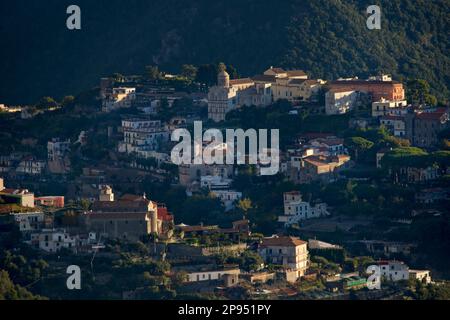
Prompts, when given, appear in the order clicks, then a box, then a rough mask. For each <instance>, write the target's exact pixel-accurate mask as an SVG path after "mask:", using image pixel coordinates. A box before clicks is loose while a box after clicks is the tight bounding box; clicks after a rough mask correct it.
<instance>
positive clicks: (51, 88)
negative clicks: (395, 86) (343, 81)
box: [0, 0, 450, 103]
mask: <svg viewBox="0 0 450 320" xmlns="http://www.w3.org/2000/svg"><path fill="white" fill-rule="evenodd" d="M369 2H371V1H362V0H361V1H358V0H346V1H342V0H341V1H339V0H314V1H307V0H297V1H290V2H289V3H288V2H287V1H286V2H281V3H280V2H275V1H264V0H263V1H261V0H248V1H238V0H227V1H208V0H190V1H178V0H164V1H163V0H154V1H148V0H127V1H122V0H79V1H77V4H78V5H79V6H80V7H81V10H82V30H81V31H69V30H67V29H66V27H65V20H66V17H67V15H66V14H65V11H66V8H67V6H68V5H70V4H72V1H68V0H16V1H9V3H4V4H2V11H1V12H0V39H1V42H2V46H1V47H2V49H1V50H0V56H1V59H0V71H1V73H2V78H1V84H0V102H6V103H31V102H35V101H36V100H37V99H38V98H39V97H41V96H44V95H50V96H56V97H58V98H59V97H61V96H62V95H65V94H71V93H76V92H79V91H81V90H84V89H86V88H89V87H91V86H93V85H96V84H97V83H98V79H99V78H100V77H101V76H104V75H109V74H112V73H114V72H120V73H140V72H142V70H143V69H144V66H145V65H150V64H159V65H160V68H161V69H164V70H168V71H172V72H176V71H178V70H179V67H180V65H181V64H184V63H192V64H201V63H210V62H218V61H224V62H225V63H230V64H233V65H234V66H236V67H237V68H238V70H239V71H240V73H241V74H243V75H247V74H254V73H257V72H260V71H261V70H263V69H264V68H267V67H268V66H270V65H282V66H284V67H288V68H290V67H291V68H294V67H295V68H302V69H304V70H306V71H308V72H309V73H311V74H312V75H313V76H315V77H321V78H333V77H337V76H348V75H353V74H359V75H367V74H370V73H375V72H378V71H385V72H389V73H393V74H394V76H396V77H403V78H407V77H411V78H424V79H426V80H428V81H429V82H430V83H431V85H432V87H433V89H434V91H435V93H437V95H438V96H439V97H440V98H448V96H449V91H448V89H449V87H450V85H449V82H450V81H449V74H448V70H449V64H450V63H449V60H450V58H449V56H450V55H449V49H448V47H449V44H448V43H449V39H448V29H449V25H448V24H449V23H448V21H449V13H448V12H449V8H450V6H449V1H448V0H431V1H425V0H383V1H379V2H380V3H381V4H382V8H383V14H384V18H383V29H382V30H381V31H369V30H367V28H366V22H365V20H366V14H365V8H366V7H367V6H368V5H369V4H372V3H369Z"/></svg>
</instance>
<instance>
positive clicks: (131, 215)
mask: <svg viewBox="0 0 450 320" xmlns="http://www.w3.org/2000/svg"><path fill="white" fill-rule="evenodd" d="M147 214H148V213H147V212H106V213H101V212H88V213H86V215H87V216H88V217H89V219H91V220H117V219H120V220H144V219H146V218H147Z"/></svg>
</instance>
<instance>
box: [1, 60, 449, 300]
mask: <svg viewBox="0 0 450 320" xmlns="http://www.w3.org/2000/svg"><path fill="white" fill-rule="evenodd" d="M232 71H233V72H232ZM421 84H422V83H421V82H420V81H418V80H417V81H410V82H408V83H405V82H402V81H399V80H395V79H392V77H391V76H389V75H386V74H379V75H374V76H370V77H365V78H359V77H358V76H356V75H355V76H354V77H351V78H339V79H334V80H324V79H313V78H311V77H310V76H309V75H308V72H307V71H303V70H298V69H284V68H280V67H268V68H267V70H262V71H261V73H260V74H257V75H253V76H248V77H245V78H244V77H240V76H239V75H238V74H237V73H236V70H234V68H232V67H231V66H226V65H225V64H223V63H221V64H219V65H202V66H192V65H184V66H183V68H182V70H181V72H180V74H169V73H165V72H162V71H160V70H159V69H158V68H157V67H155V66H149V67H147V68H146V69H145V72H144V74H143V75H130V76H127V75H120V74H114V75H112V76H110V77H104V78H101V79H99V85H98V86H97V87H96V88H93V89H92V90H89V91H87V92H84V93H82V94H79V95H77V96H70V97H65V98H64V99H63V100H62V101H60V102H58V101H56V100H54V99H53V98H50V97H45V98H43V99H42V100H41V101H39V102H38V103H37V104H36V105H28V106H25V105H24V106H6V105H4V104H0V126H1V130H0V131H1V132H0V145H1V146H0V245H1V248H2V250H1V254H0V269H5V270H7V271H8V272H10V274H14V276H15V278H16V279H20V280H18V281H19V284H20V285H22V286H26V285H29V284H30V283H31V284H32V285H29V286H28V287H27V288H28V290H29V291H30V292H32V293H33V294H35V295H39V296H42V297H48V298H51V299H52V298H55V299H76V298H83V299H89V298H92V297H101V298H108V299H163V298H164V299H175V298H177V299H178V298H180V299H182V298H186V299H189V298H203V299H206V298H225V299H255V300H257V299H283V298H285V299H342V300H343V299H422V298H423V297H422V296H420V294H423V292H424V291H425V290H428V291H429V292H438V291H439V290H443V291H445V290H448V287H449V286H450V284H449V280H450V273H449V270H450V269H449V267H448V266H449V263H450V260H449V256H448V252H449V251H448V250H449V249H450V241H449V234H450V211H449V208H450V206H449V203H450V185H449V178H450V167H449V161H450V118H449V116H450V108H449V106H448V105H446V104H445V103H441V102H439V103H436V104H434V105H433V104H430V103H429V102H428V101H429V99H427V96H428V95H430V92H429V91H427V89H426V86H423V85H421ZM195 122H202V123H203V130H204V131H206V130H208V129H211V128H218V129H219V130H222V131H224V130H226V129H241V128H242V129H243V130H244V131H245V130H249V129H253V128H254V129H256V130H258V129H267V128H270V129H279V132H280V150H279V153H280V155H279V158H280V163H279V172H278V173H277V174H275V175H272V176H264V175H261V174H260V170H258V169H259V168H260V167H263V166H264V164H263V163H261V162H258V163H257V164H256V165H254V164H244V165H239V164H229V163H223V164H217V163H215V164H206V163H192V164H182V165H179V166H178V165H175V164H174V163H173V162H172V160H171V151H172V150H173V147H174V146H175V144H176V143H175V142H174V141H173V140H172V138H171V137H172V136H173V133H174V132H175V131H176V130H178V129H186V130H188V131H190V132H192V130H193V126H194V123H195ZM208 147H210V143H205V142H204V143H203V145H201V146H200V148H208ZM230 148H234V145H229V144H227V143H226V142H225V143H222V144H220V145H219V146H215V149H214V152H216V153H226V152H227V151H228V150H229V149H230ZM247 152H248V153H247V154H245V156H246V158H248V157H249V153H250V151H249V150H248V149H247ZM75 262H76V263H75ZM12 264H14V265H15V267H14V268H12V267H11V265H12ZM73 264H76V265H79V266H80V267H81V270H82V274H83V281H84V282H85V283H86V284H87V285H86V286H87V288H88V289H86V290H83V291H81V292H79V293H77V292H72V291H68V290H67V289H66V287H65V277H66V273H65V268H67V266H69V265H73ZM370 266H378V267H379V269H380V271H381V289H379V290H371V288H370V286H369V284H368V283H369V282H368V280H367V279H368V277H369V276H370V275H371V274H370V273H369V272H368V267H370ZM433 290H434V291H433ZM428 291H427V292H428ZM430 295H431V293H430ZM447 298H448V297H447Z"/></svg>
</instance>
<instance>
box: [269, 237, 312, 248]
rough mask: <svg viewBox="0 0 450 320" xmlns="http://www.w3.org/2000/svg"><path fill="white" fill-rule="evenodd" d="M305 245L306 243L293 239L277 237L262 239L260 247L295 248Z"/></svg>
mask: <svg viewBox="0 0 450 320" xmlns="http://www.w3.org/2000/svg"><path fill="white" fill-rule="evenodd" d="M305 244H307V242H306V241H303V240H300V239H299V238H295V237H279V238H266V239H263V241H262V244H261V247H296V246H301V245H305Z"/></svg>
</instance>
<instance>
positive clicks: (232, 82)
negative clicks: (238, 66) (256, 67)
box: [230, 78, 254, 85]
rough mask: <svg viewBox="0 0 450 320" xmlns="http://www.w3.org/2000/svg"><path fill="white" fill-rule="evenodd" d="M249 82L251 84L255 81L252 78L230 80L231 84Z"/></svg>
mask: <svg viewBox="0 0 450 320" xmlns="http://www.w3.org/2000/svg"><path fill="white" fill-rule="evenodd" d="M247 83H249V84H250V83H254V81H253V80H252V79H250V78H243V79H234V80H230V85H240V84H247Z"/></svg>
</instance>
